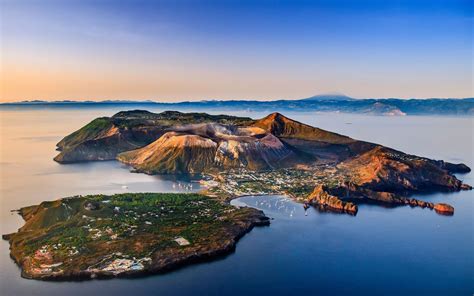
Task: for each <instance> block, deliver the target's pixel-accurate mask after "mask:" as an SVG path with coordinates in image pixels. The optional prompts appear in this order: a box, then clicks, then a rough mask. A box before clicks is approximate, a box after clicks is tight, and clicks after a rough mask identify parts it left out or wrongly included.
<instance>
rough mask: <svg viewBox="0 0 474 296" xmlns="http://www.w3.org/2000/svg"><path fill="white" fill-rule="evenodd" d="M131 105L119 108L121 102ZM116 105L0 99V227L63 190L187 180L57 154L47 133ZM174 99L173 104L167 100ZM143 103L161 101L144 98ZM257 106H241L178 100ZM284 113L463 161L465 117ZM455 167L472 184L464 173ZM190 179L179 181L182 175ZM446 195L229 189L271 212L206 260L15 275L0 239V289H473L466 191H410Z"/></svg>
mask: <svg viewBox="0 0 474 296" xmlns="http://www.w3.org/2000/svg"><path fill="white" fill-rule="evenodd" d="M129 109H130V108H129ZM122 110H126V107H111V108H56V109H54V108H24V107H18V108H3V109H0V232H1V233H2V234H5V233H11V232H15V231H16V230H17V229H18V228H19V227H21V226H22V224H23V221H22V219H21V217H20V216H18V215H17V214H16V213H15V212H12V210H15V209H18V208H21V207H24V206H28V205H33V204H38V203H40V202H42V201H45V200H55V199H58V198H62V197H68V196H74V195H86V194H94V193H104V194H113V193H124V192H189V191H197V190H199V189H200V188H199V184H198V183H194V182H192V180H190V179H188V178H185V177H183V176H149V175H145V174H137V173H131V172H130V167H127V166H126V165H123V164H121V163H119V162H117V161H103V162H86V163H78V164H67V165H61V164H58V163H56V162H54V161H53V157H54V156H55V155H56V154H57V153H58V151H56V150H55V148H56V143H57V142H59V141H60V140H61V139H62V138H63V137H64V136H66V135H68V134H70V133H71V132H73V131H75V130H77V129H79V128H80V127H82V126H83V125H85V124H87V123H88V122H90V121H91V120H93V119H94V118H96V117H100V116H111V115H113V114H115V113H116V112H118V111H122ZM175 110H179V109H175ZM149 111H152V112H160V111H164V110H160V109H154V108H151V109H149ZM181 111H199V112H208V113H212V114H232V115H240V116H248V117H251V118H255V119H258V118H262V117H264V116H265V115H267V114H268V113H271V111H272V110H268V111H267V112H264V111H259V112H250V111H248V110H232V111H229V110H215V109H213V110H181ZM283 113H284V115H286V116H288V117H290V118H293V119H295V120H298V121H301V122H304V123H307V124H310V125H313V126H316V127H319V128H322V129H326V130H329V131H333V132H337V133H340V134H344V135H348V136H350V137H352V138H355V139H359V140H365V141H370V142H375V143H379V144H383V145H386V146H389V147H392V148H395V149H398V150H401V151H403V152H406V153H410V154H416V155H419V156H425V157H429V158H433V159H443V160H446V161H449V162H454V163H459V162H463V163H465V164H467V165H468V166H470V167H471V168H474V139H473V137H474V118H473V117H447V116H394V117H390V116H373V115H356V114H343V113H314V112H283ZM457 177H458V178H459V179H461V180H463V181H464V182H466V183H468V184H471V185H474V174H473V173H468V174H462V175H457ZM190 184H192V185H193V187H192V189H190V186H186V185H190ZM414 197H415V198H419V199H422V200H426V201H430V202H435V203H436V202H446V203H449V204H451V205H453V206H454V208H455V213H454V215H453V216H441V215H438V214H436V213H435V212H434V211H431V210H429V209H421V208H411V207H408V206H402V207H392V208H387V207H381V206H378V205H373V204H363V205H360V206H359V212H358V213H357V215H356V216H349V215H344V214H333V213H322V212H319V211H316V210H315V209H313V208H309V209H308V210H306V211H305V210H304V209H303V207H302V205H301V204H298V203H295V202H293V201H291V200H289V199H288V198H286V197H285V196H246V197H241V198H239V199H236V200H234V201H232V204H234V205H235V206H250V207H255V208H258V209H261V210H263V211H264V212H265V213H266V215H267V216H269V217H271V219H272V220H271V225H270V226H267V227H257V228H254V229H253V230H252V231H251V232H250V233H248V234H247V235H245V236H244V237H243V238H242V239H241V240H240V241H239V242H238V244H237V248H236V250H235V252H233V253H232V254H230V255H228V256H226V257H222V258H219V259H216V260H214V261H211V262H207V263H201V264H196V265H190V266H186V267H183V268H180V269H178V270H175V271H173V272H170V273H166V274H160V275H152V276H147V277H143V278H135V279H110V280H92V281H82V282H46V281H35V280H27V279H23V278H22V277H21V276H20V269H19V268H18V267H17V266H16V265H15V264H14V262H13V261H12V260H11V258H10V257H9V245H8V243H7V242H6V241H3V240H2V241H1V242H0V295H2V296H10V295H11V296H16V295H48V296H53V295H113V296H121V295H127V296H130V295H473V293H474V240H473V237H474V206H473V205H474V191H462V192H456V193H435V194H429V195H420V196H414Z"/></svg>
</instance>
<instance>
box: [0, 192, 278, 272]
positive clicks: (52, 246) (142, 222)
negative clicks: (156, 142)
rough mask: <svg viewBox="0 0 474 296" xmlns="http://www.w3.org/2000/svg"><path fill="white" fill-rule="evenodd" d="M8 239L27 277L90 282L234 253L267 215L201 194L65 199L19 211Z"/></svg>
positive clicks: (171, 267) (6, 236)
mask: <svg viewBox="0 0 474 296" xmlns="http://www.w3.org/2000/svg"><path fill="white" fill-rule="evenodd" d="M19 214H20V215H21V216H22V217H23V218H24V219H25V225H24V226H23V227H21V228H20V229H19V231H18V232H16V233H12V234H8V235H4V236H3V238H4V239H7V240H8V241H9V242H10V245H11V253H10V255H11V257H12V258H13V259H14V260H15V262H16V263H17V264H18V265H19V266H20V267H21V270H22V276H23V277H25V278H31V279H40V280H84V279H93V278H110V277H131V276H138V275H145V274H151V273H160V272H165V271H169V270H172V269H175V268H177V267H180V266H182V265H185V264H189V263H194V262H200V261H207V260H210V259H212V258H215V257H218V256H222V255H225V254H228V253H230V252H232V251H233V250H234V248H235V244H236V242H237V241H238V239H239V238H241V237H242V236H243V235H244V234H245V233H246V232H248V231H250V230H251V229H252V228H253V227H254V226H259V225H268V224H269V220H268V218H267V217H265V215H264V214H263V212H261V211H259V210H256V209H253V208H247V207H245V208H235V207H233V206H231V205H229V204H226V203H222V202H220V201H217V200H215V199H212V198H209V197H206V196H204V195H200V194H169V193H127V194H117V195H113V196H105V195H92V196H76V197H70V198H63V199H60V200H56V201H51V202H42V203H41V204H39V205H35V206H30V207H25V208H22V209H20V210H19Z"/></svg>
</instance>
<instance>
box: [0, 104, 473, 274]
mask: <svg viewBox="0 0 474 296" xmlns="http://www.w3.org/2000/svg"><path fill="white" fill-rule="evenodd" d="M57 148H58V150H59V154H58V155H57V156H56V157H55V158H54V160H55V161H57V162H59V163H62V164H68V163H77V162H83V161H101V160H114V159H117V160H119V161H121V162H123V163H126V164H128V165H130V166H131V167H133V170H134V172H137V173H146V174H192V175H195V176H196V177H198V178H199V180H200V182H201V184H202V185H203V186H205V188H206V189H205V190H204V191H202V192H201V193H200V194H156V193H136V194H133V193H127V194H120V195H114V196H104V195H94V196H81V197H72V198H65V199H60V200H56V201H51V202H43V203H41V204H40V205H35V206H30V207H25V208H22V209H20V210H19V213H20V215H21V216H22V217H23V218H24V219H25V221H26V223H25V225H24V226H23V227H22V228H20V229H19V231H18V232H16V233H12V234H7V235H4V236H3V238H4V239H7V240H9V242H10V248H11V257H12V258H13V259H14V260H15V262H16V263H17V264H18V265H19V266H20V267H21V269H22V275H23V276H24V277H27V278H33V279H43V280H71V279H91V278H104V277H119V276H135V275H143V274H148V273H158V272H165V271H168V270H170V269H173V268H177V267H179V266H182V265H184V264H189V263H193V262H199V261H203V260H210V259H212V258H214V257H216V256H220V255H223V254H227V253H229V252H231V251H232V250H233V249H234V248H235V244H236V242H237V240H238V239H239V238H240V237H241V236H243V235H244V234H245V233H246V232H248V231H249V230H250V229H252V227H254V226H256V225H268V224H269V220H268V218H267V217H265V215H264V213H263V212H261V211H258V210H256V209H251V208H234V207H232V206H230V205H229V201H230V200H232V199H234V198H236V197H239V196H242V195H263V194H284V195H287V196H289V197H290V198H293V199H294V200H296V201H299V202H301V203H302V204H303V205H302V206H304V207H305V208H309V207H311V206H312V207H314V208H315V209H316V210H319V211H328V212H333V213H342V214H350V215H356V214H357V211H358V204H361V203H374V204H378V205H382V206H411V207H420V208H427V209H432V210H434V211H436V212H437V213H438V214H442V215H453V214H454V210H455V209H454V208H453V207H452V206H451V205H449V204H446V203H438V204H434V203H432V202H429V201H423V200H419V199H415V198H413V197H411V195H413V194H416V193H426V192H438V191H439V192H450V191H460V190H470V189H472V187H471V186H470V185H468V184H464V183H463V182H462V181H461V180H459V179H457V178H456V176H455V175H454V174H455V173H467V172H469V171H470V168H469V167H467V166H466V165H464V164H453V163H449V162H445V161H443V160H432V159H428V158H425V157H420V156H415V155H410V154H406V153H403V152H401V151H397V150H394V149H392V148H389V147H385V146H382V145H379V144H374V143H369V142H364V141H358V140H355V139H352V138H350V137H347V136H344V135H340V134H337V133H333V132H330V131H326V130H323V129H319V128H317V127H312V126H309V125H306V124H303V123H301V122H298V121H295V120H292V119H290V118H288V117H286V116H284V115H282V114H280V113H277V112H274V113H271V114H269V115H268V116H266V117H264V118H261V119H258V120H254V119H251V118H248V117H236V116H229V115H209V114H206V113H181V112H177V111H166V112H162V113H152V112H148V111H144V110H133V111H123V112H119V113H117V114H115V115H114V116H112V117H100V118H97V119H94V120H93V121H92V122H90V123H89V124H87V125H85V126H84V127H82V128H80V129H79V130H77V131H75V132H73V133H72V134H70V135H68V136H66V137H64V138H63V139H62V140H61V141H60V142H59V143H58V144H57Z"/></svg>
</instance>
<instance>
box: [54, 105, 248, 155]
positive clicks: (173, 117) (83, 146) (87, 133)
mask: <svg viewBox="0 0 474 296" xmlns="http://www.w3.org/2000/svg"><path fill="white" fill-rule="evenodd" d="M202 122H220V123H228V124H235V125H241V124H247V123H248V122H252V121H251V119H249V118H245V117H235V116H228V115H209V114H206V113H181V112H177V111H166V112H162V113H158V114H156V113H151V112H148V111H142V110H134V111H123V112H119V113H117V114H115V115H114V116H112V117H101V118H97V119H95V120H93V121H92V122H90V123H89V124H87V125H86V126H84V127H82V128H81V129H79V130H78V131H75V132H74V133H72V134H70V135H68V136H66V137H65V138H64V139H62V140H61V141H60V142H59V143H58V144H57V146H58V150H60V151H61V152H60V153H59V154H58V155H57V156H56V157H55V158H54V160H56V161H57V162H60V163H71V162H79V161H90V160H109V159H115V158H116V156H117V154H118V153H121V152H124V151H129V150H133V149H137V148H140V147H143V146H145V145H148V144H150V143H151V142H153V141H155V140H156V139H158V138H159V137H160V136H162V135H163V134H164V133H166V132H167V131H168V129H169V128H170V127H173V126H176V125H182V124H189V123H202Z"/></svg>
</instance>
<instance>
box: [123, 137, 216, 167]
mask: <svg viewBox="0 0 474 296" xmlns="http://www.w3.org/2000/svg"><path fill="white" fill-rule="evenodd" d="M216 150H217V143H215V142H214V141H212V140H211V139H206V138H203V137H201V136H198V135H187V134H180V133H176V132H168V133H166V134H164V135H163V136H161V137H160V138H159V139H158V140H156V141H155V142H153V143H151V144H150V145H148V146H146V147H143V148H141V149H137V150H133V151H128V152H124V153H121V154H119V155H118V159H119V160H120V161H122V162H125V163H128V164H130V165H132V166H133V167H135V168H136V169H137V170H138V171H142V172H146V173H149V174H154V173H163V174H164V173H193V172H201V171H204V170H205V169H206V168H208V167H210V166H212V165H213V163H214V155H215V153H216Z"/></svg>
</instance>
